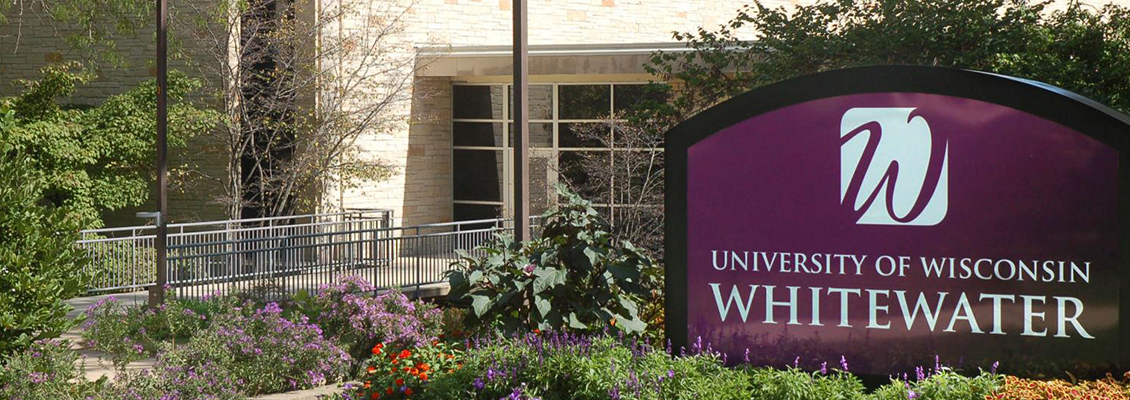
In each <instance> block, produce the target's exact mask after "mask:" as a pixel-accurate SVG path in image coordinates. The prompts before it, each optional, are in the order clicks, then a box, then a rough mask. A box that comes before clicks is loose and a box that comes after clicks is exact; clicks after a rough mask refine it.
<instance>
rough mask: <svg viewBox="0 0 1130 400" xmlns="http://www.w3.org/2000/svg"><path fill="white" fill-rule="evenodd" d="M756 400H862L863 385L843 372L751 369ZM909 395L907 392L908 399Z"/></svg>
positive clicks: (749, 371)
mask: <svg viewBox="0 0 1130 400" xmlns="http://www.w3.org/2000/svg"><path fill="white" fill-rule="evenodd" d="M747 373H748V374H749V379H750V384H751V385H752V387H753V396H751V397H750V398H751V399H754V400H762V399H764V400H786V399H787V400H862V399H864V394H863V393H864V392H863V383H861V382H860V381H859V379H858V378H856V377H855V376H853V375H851V374H849V373H847V372H845V371H842V370H832V371H827V370H826V369H825V371H817V372H805V371H802V370H800V369H796V368H789V369H785V370H778V369H773V368H756V369H749V370H747ZM905 395H906V393H903V399H905V398H906V397H905Z"/></svg>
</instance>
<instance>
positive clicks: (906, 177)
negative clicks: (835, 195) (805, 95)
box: [840, 108, 949, 226]
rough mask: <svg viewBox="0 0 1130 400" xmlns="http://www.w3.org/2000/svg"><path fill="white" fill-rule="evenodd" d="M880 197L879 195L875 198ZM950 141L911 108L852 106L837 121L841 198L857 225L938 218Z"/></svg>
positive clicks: (942, 212)
mask: <svg viewBox="0 0 1130 400" xmlns="http://www.w3.org/2000/svg"><path fill="white" fill-rule="evenodd" d="M880 196H882V197H880ZM948 201H949V143H948V141H946V140H944V139H941V138H935V137H934V135H932V134H931V132H930V126H929V125H928V124H927V123H926V119H925V118H923V117H922V116H921V115H917V113H916V112H915V109H914V108H853V109H850V110H848V111H847V112H845V113H844V116H843V118H842V119H841V120H840V202H841V203H843V204H844V205H847V206H850V207H851V210H852V212H853V213H854V214H855V215H856V217H857V218H858V219H857V220H856V223H857V224H861V225H919V226H930V225H937V224H938V223H939V222H942V219H943V218H945V216H946V210H947V208H948V206H949V203H948Z"/></svg>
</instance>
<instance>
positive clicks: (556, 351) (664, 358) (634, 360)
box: [420, 333, 751, 400]
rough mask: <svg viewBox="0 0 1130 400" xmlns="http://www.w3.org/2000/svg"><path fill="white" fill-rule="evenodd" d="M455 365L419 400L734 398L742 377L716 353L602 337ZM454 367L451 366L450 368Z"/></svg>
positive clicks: (529, 338) (471, 353)
mask: <svg viewBox="0 0 1130 400" xmlns="http://www.w3.org/2000/svg"><path fill="white" fill-rule="evenodd" d="M464 354H465V357H464V359H463V360H462V363H461V364H462V367H461V368H457V369H455V370H453V371H451V372H449V373H445V374H442V375H437V376H435V377H433V378H432V379H431V380H430V383H429V384H428V385H426V386H424V387H423V390H422V391H421V392H420V398H421V399H498V398H502V397H507V396H510V395H514V394H517V395H518V397H522V396H525V397H539V398H542V399H545V400H553V399H579V400H580V399H594V400H595V399H601V400H607V399H735V400H737V399H741V400H748V399H749V398H750V395H751V392H750V385H749V381H748V379H746V377H745V375H744V374H743V373H742V372H741V371H739V370H734V369H729V368H726V367H724V366H722V362H721V360H720V359H719V358H718V356H717V355H715V354H710V353H702V354H697V355H690V356H685V357H671V356H670V355H669V354H667V353H666V352H664V351H662V350H658V349H653V348H652V347H651V346H649V345H647V344H646V343H644V342H639V341H636V340H624V339H618V338H615V337H612V336H607V335H596V336H587V335H570V334H561V333H554V334H548V333H546V334H540V335H539V334H527V335H523V336H521V337H516V338H508V339H494V340H487V341H481V342H479V343H478V344H476V343H475V342H472V343H471V348H470V349H468V350H467V351H466V353H464ZM457 365H458V364H457Z"/></svg>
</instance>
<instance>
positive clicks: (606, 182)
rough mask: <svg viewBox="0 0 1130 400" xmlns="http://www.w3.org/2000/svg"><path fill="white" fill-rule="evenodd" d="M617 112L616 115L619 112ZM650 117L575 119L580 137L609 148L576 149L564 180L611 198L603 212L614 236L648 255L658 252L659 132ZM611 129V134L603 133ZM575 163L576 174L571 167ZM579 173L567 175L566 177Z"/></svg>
mask: <svg viewBox="0 0 1130 400" xmlns="http://www.w3.org/2000/svg"><path fill="white" fill-rule="evenodd" d="M622 116H623V115H621V117H622ZM655 123H656V120H654V119H640V120H636V121H627V120H624V119H623V118H613V120H612V121H609V122H606V123H602V124H576V125H575V126H574V127H573V128H572V129H573V133H574V134H575V135H577V137H578V138H579V139H580V140H582V141H587V142H592V143H594V144H596V145H597V146H598V147H603V148H611V149H613V150H612V151H611V153H612V168H609V167H608V162H609V159H608V153H607V152H581V153H579V154H580V157H579V159H578V160H577V162H576V163H575V164H573V165H568V164H567V165H566V166H565V167H564V168H565V170H566V171H563V172H566V173H563V174H560V175H559V176H565V177H566V184H567V185H569V186H570V187H572V188H573V190H574V191H577V192H578V193H586V194H597V195H598V196H601V197H602V198H607V197H608V195H610V196H611V200H612V202H613V203H615V204H616V206H615V207H612V208H611V209H609V210H608V211H607V212H606V214H607V217H608V220H609V221H610V223H611V226H612V232H611V233H612V235H613V237H614V238H615V240H617V241H628V242H631V243H634V244H636V245H637V246H639V248H640V249H642V250H644V251H646V252H647V253H648V254H649V255H650V256H652V257H655V258H657V259H662V258H663V187H664V186H663V165H664V164H663V136H662V135H656V134H652V132H662V130H661V128H660V127H657V126H654V124H655ZM609 132H612V135H609ZM569 169H575V170H578V172H580V173H579V174H574V173H571V171H568V170H569ZM570 176H578V177H584V180H583V181H581V180H579V179H578V180H574V181H570V180H569V179H568V177H570Z"/></svg>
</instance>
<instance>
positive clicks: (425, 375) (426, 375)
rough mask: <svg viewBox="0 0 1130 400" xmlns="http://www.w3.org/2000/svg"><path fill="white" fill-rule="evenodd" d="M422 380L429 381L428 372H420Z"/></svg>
mask: <svg viewBox="0 0 1130 400" xmlns="http://www.w3.org/2000/svg"><path fill="white" fill-rule="evenodd" d="M420 380H421V381H424V382H427V381H428V374H420Z"/></svg>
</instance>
